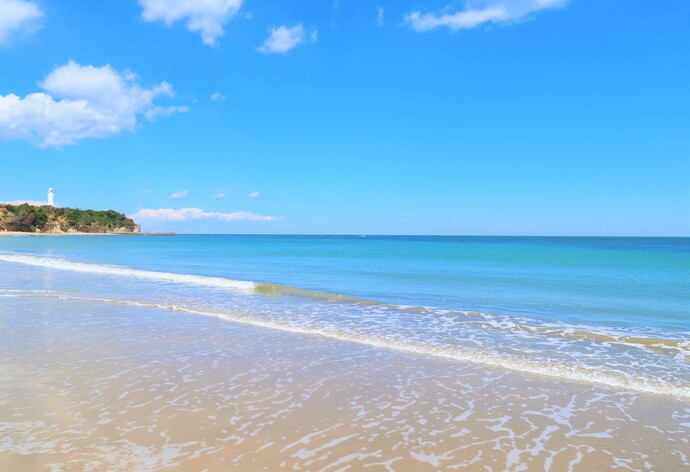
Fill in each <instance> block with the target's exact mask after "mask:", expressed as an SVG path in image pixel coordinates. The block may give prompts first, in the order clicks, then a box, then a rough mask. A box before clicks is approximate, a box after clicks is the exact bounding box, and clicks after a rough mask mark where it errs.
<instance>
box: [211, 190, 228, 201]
mask: <svg viewBox="0 0 690 472" xmlns="http://www.w3.org/2000/svg"><path fill="white" fill-rule="evenodd" d="M226 195H227V193H226V192H225V190H219V191H218V192H216V194H215V195H213V199H214V200H218V199H219V198H224V197H225V196H226Z"/></svg>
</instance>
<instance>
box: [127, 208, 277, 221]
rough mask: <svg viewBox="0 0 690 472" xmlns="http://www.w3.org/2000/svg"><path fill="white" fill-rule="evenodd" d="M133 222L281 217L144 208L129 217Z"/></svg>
mask: <svg viewBox="0 0 690 472" xmlns="http://www.w3.org/2000/svg"><path fill="white" fill-rule="evenodd" d="M131 218H133V219H135V220H156V221H190V220H199V219H215V220H221V221H281V220H283V217H282V216H264V215H257V214H256V213H251V212H248V211H235V212H232V213H222V212H217V211H204V210H202V209H201V208H181V209H179V210H175V209H172V208H158V209H152V208H145V209H143V210H139V211H138V212H136V213H135V214H133V215H131Z"/></svg>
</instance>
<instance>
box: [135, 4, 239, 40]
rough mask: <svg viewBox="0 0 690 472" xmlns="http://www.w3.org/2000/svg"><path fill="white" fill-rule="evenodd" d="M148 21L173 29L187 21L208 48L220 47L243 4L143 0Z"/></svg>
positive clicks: (143, 15)
mask: <svg viewBox="0 0 690 472" xmlns="http://www.w3.org/2000/svg"><path fill="white" fill-rule="evenodd" d="M139 4H140V5H141V7H142V8H143V11H142V13H141V17H142V18H143V19H144V21H148V22H156V21H162V22H163V23H165V24H166V25H167V26H171V25H172V24H173V23H175V22H177V21H183V22H184V23H185V26H186V27H187V29H188V30H189V31H191V32H194V33H199V34H200V35H201V40H202V42H203V43H204V44H206V45H208V46H216V45H218V38H220V37H221V36H223V34H225V30H224V29H223V27H224V26H225V23H227V22H228V21H229V20H230V19H231V18H232V17H234V16H235V15H236V14H237V12H238V11H239V10H240V7H242V0H139Z"/></svg>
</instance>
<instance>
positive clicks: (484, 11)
mask: <svg viewBox="0 0 690 472" xmlns="http://www.w3.org/2000/svg"><path fill="white" fill-rule="evenodd" d="M567 2H568V0H467V1H466V2H465V8H464V9H462V10H459V11H453V10H451V9H450V8H446V9H445V10H444V11H442V12H431V13H422V12H420V11H413V12H412V13H410V14H409V15H407V16H406V17H405V23H406V24H407V25H409V26H410V28H412V29H413V30H415V31H419V32H422V31H430V30H433V29H436V28H441V27H445V28H449V29H451V30H460V29H471V28H474V27H476V26H479V25H482V24H484V23H511V22H515V21H520V20H524V19H527V18H529V16H530V15H531V14H533V13H536V12H538V11H541V10H547V9H550V8H555V7H560V6H564V5H565V4H566V3H567Z"/></svg>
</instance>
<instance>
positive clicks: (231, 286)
mask: <svg viewBox="0 0 690 472" xmlns="http://www.w3.org/2000/svg"><path fill="white" fill-rule="evenodd" d="M0 261H5V262H13V263H16V264H25V265H30V266H37V267H47V268H50V269H58V270H69V271H73V272H83V273H89V274H102V275H114V276H118V277H130V278H137V279H147V280H157V281H161V282H170V283H175V284H191V285H199V286H203V287H212V288H221V289H225V290H233V291H242V292H253V291H254V287H255V285H254V282H248V281H244V280H232V279H226V278H223V277H206V276H203V275H189V274H173V273H169V272H154V271H149V270H139V269H132V268H129V267H121V266H112V265H105V264H86V263H82V262H71V261H67V260H64V259H54V258H49V257H35V256H25V255H15V254H0Z"/></svg>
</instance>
